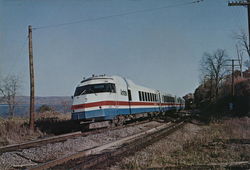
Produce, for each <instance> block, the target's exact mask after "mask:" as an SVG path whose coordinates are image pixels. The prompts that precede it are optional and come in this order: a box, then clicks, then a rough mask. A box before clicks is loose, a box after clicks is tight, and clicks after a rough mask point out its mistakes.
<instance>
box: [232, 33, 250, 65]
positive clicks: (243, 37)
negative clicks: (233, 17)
mask: <svg viewBox="0 0 250 170" xmlns="http://www.w3.org/2000/svg"><path fill="white" fill-rule="evenodd" d="M235 38H236V40H237V43H238V44H239V48H240V49H239V51H241V50H243V51H245V52H246V53H247V55H248V60H247V61H246V62H245V65H246V66H247V67H248V68H250V48H249V43H248V37H247V34H246V32H245V31H243V30H242V31H241V32H240V33H238V34H236V36H235ZM242 55H243V54H242Z"/></svg>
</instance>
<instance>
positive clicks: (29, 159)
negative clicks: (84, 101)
mask: <svg viewBox="0 0 250 170" xmlns="http://www.w3.org/2000/svg"><path fill="white" fill-rule="evenodd" d="M161 124H162V123H159V122H156V121H152V122H148V123H144V124H139V125H135V126H128V127H124V128H122V129H115V130H111V129H107V131H105V132H103V133H98V134H93V135H88V136H85V137H77V138H74V139H68V140H66V141H64V142H59V143H53V144H47V145H44V146H42V147H36V148H30V149H24V150H22V151H15V152H7V153H3V154H1V155H0V168H1V169H10V168H11V167H16V166H20V165H29V164H36V163H43V162H47V161H50V160H54V159H58V158H60V157H62V156H66V155H70V154H74V153H76V152H79V151H83V150H86V149H90V148H93V147H96V146H100V145H104V144H107V143H110V142H113V141H116V140H118V139H121V138H124V137H127V136H130V135H134V134H137V133H140V132H142V131H145V130H148V129H151V128H154V127H157V126H160V125H161Z"/></svg>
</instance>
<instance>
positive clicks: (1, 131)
mask: <svg viewBox="0 0 250 170" xmlns="http://www.w3.org/2000/svg"><path fill="white" fill-rule="evenodd" d="M42 135H43V134H42V133H41V132H40V131H39V130H37V131H35V132H31V131H30V130H29V127H28V120H27V119H23V118H17V117H15V118H13V119H0V146H3V145H8V144H15V143H20V142H24V141H28V140H32V139H36V138H38V137H41V136H42Z"/></svg>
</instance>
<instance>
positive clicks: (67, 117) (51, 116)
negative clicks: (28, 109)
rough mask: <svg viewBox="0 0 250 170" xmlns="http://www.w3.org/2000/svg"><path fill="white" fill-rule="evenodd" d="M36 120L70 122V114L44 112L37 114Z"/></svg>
mask: <svg viewBox="0 0 250 170" xmlns="http://www.w3.org/2000/svg"><path fill="white" fill-rule="evenodd" d="M36 115H37V116H36V119H37V120H40V119H58V120H70V119H71V113H65V114H64V113H59V112H56V111H46V112H43V113H37V114H36Z"/></svg>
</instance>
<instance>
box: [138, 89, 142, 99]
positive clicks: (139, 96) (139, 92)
mask: <svg viewBox="0 0 250 170" xmlns="http://www.w3.org/2000/svg"><path fill="white" fill-rule="evenodd" d="M138 93H139V100H140V101H141V99H142V98H141V91H139V92H138Z"/></svg>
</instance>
